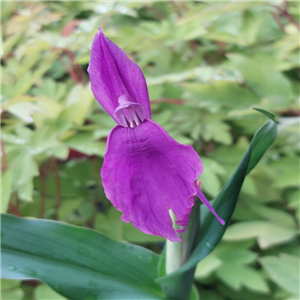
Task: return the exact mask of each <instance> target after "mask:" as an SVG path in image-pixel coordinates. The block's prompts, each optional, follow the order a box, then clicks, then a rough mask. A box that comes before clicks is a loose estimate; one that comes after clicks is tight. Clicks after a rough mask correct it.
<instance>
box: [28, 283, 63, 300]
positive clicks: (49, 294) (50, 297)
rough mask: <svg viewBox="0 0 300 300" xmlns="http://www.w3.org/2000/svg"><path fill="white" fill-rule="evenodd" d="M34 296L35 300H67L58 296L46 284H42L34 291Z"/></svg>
mask: <svg viewBox="0 0 300 300" xmlns="http://www.w3.org/2000/svg"><path fill="white" fill-rule="evenodd" d="M34 296H35V297H34V299H35V300H66V298H65V297H62V296H61V295H59V294H57V293H56V292H55V291H53V289H51V288H50V287H49V286H47V285H46V284H40V285H39V286H38V287H37V288H36V289H35V290H34Z"/></svg>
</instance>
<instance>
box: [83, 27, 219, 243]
mask: <svg viewBox="0 0 300 300" xmlns="http://www.w3.org/2000/svg"><path fill="white" fill-rule="evenodd" d="M88 72H89V75H90V80H91V87H92V91H93V93H94V95H95V98H96V99H97V100H98V102H99V103H100V105H102V107H103V108H104V109H105V110H106V111H107V112H108V113H109V114H110V116H111V117H112V118H113V119H114V120H115V121H116V123H117V124H118V125H117V126H116V127H115V128H114V129H113V130H112V131H111V133H110V134H109V137H108V140H107V148H106V152H105V156H104V163H103V167H102V169H101V176H102V181H103V187H104V191H105V194H106V196H107V198H108V199H109V200H110V201H111V202H112V204H113V205H114V206H115V207H116V208H117V209H118V210H120V211H122V212H123V216H122V217H121V218H122V220H123V221H124V222H132V224H133V225H134V226H135V227H137V228H139V230H141V231H143V232H144V233H147V234H155V235H159V236H163V237H165V238H167V239H169V240H171V241H180V238H179V236H178V235H177V234H176V231H178V232H183V231H184V230H185V228H186V226H187V223H188V219H189V215H190V213H191V209H192V207H193V205H194V196H195V195H196V194H197V193H198V196H199V197H200V199H201V200H202V202H203V203H204V204H205V205H206V206H207V207H208V208H209V210H210V211H211V212H212V213H213V214H214V215H215V216H216V217H217V219H218V220H219V221H220V223H222V224H224V221H223V220H221V219H220V218H219V217H218V216H217V214H216V212H215V211H214V209H213V208H212V206H211V205H210V203H209V202H208V200H207V199H206V198H205V196H204V195H203V193H202V192H201V190H200V189H199V188H198V187H197V183H196V180H197V178H198V177H199V175H200V174H201V173H202V171H203V166H202V162H201V160H200V158H199V156H198V154H197V153H196V152H195V151H194V149H193V147H192V146H186V145H181V144H179V143H178V142H176V141H175V140H174V139H173V138H171V137H170V136H169V135H168V133H167V132H166V131H165V130H164V129H163V128H162V127H161V126H160V125H158V124H156V123H155V122H153V121H152V120H151V110H150V103H149V96H148V90H147V85H146V81H145V78H144V75H143V73H142V71H141V70H140V68H139V66H138V65H137V64H135V63H134V62H132V61H131V60H130V59H129V58H127V56H126V53H125V52H124V51H123V50H122V49H120V48H119V47H118V46H117V45H115V44H114V43H113V42H111V41H110V40H109V39H108V38H107V37H106V36H105V35H104V34H103V32H102V31H101V29H100V28H99V32H98V33H97V34H96V36H95V38H94V41H93V45H92V50H91V60H90V64H89V68H88ZM170 209H171V210H172V211H173V213H174V214H175V216H176V218H177V221H176V223H177V224H178V225H179V228H178V229H177V230H174V229H173V224H172V220H171V217H170V214H169V210H170Z"/></svg>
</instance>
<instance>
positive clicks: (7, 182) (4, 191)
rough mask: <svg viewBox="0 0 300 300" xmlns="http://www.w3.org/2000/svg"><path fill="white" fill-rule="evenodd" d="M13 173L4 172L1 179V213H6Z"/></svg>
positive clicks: (10, 170)
mask: <svg viewBox="0 0 300 300" xmlns="http://www.w3.org/2000/svg"><path fill="white" fill-rule="evenodd" d="M12 181H13V171H12V169H8V170H6V171H5V172H4V173H3V174H2V178H1V213H6V211H7V208H8V203H9V198H10V193H11V188H12Z"/></svg>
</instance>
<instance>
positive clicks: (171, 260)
mask: <svg viewBox="0 0 300 300" xmlns="http://www.w3.org/2000/svg"><path fill="white" fill-rule="evenodd" d="M170 216H171V219H172V221H173V228H174V229H177V228H178V225H177V224H176V217H175V214H174V213H173V211H171V210H170ZM180 266H181V242H171V241H169V240H167V242H166V273H167V274H170V273H172V272H175V271H176V270H177V269H179V268H180Z"/></svg>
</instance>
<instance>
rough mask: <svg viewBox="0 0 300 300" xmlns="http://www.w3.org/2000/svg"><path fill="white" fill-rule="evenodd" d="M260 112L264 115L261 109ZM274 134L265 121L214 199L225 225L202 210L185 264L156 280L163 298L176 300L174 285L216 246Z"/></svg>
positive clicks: (274, 125) (274, 128) (274, 131)
mask: <svg viewBox="0 0 300 300" xmlns="http://www.w3.org/2000/svg"><path fill="white" fill-rule="evenodd" d="M262 113H264V114H265V115H267V113H266V112H264V111H263V110H262ZM276 133H277V126H276V123H275V122H274V121H273V120H271V121H269V122H267V123H266V124H265V125H263V126H262V127H261V128H260V129H259V130H258V131H257V132H256V134H255V135H254V137H253V139H252V141H251V143H250V146H249V148H248V149H247V151H246V153H245V155H244V157H243V159H242V161H241V162H240V164H239V166H238V168H237V169H236V171H235V173H234V174H233V175H232V176H231V178H230V179H229V181H228V182H227V183H226V184H225V185H224V187H223V188H222V190H221V191H220V193H219V194H218V196H217V197H216V198H215V200H214V203H213V206H214V208H215V210H216V211H217V213H218V214H219V216H220V217H221V218H222V219H223V220H224V221H225V222H226V225H225V226H222V225H221V224H220V223H219V222H218V221H217V220H216V219H215V217H214V216H213V214H211V213H210V212H209V211H206V213H205V214H204V216H203V220H202V223H201V232H200V236H199V238H198V241H199V242H198V244H197V246H196V247H195V249H194V251H193V253H192V254H191V256H190V257H189V259H188V260H187V262H186V263H185V264H184V265H183V266H182V267H181V268H180V269H178V270H177V271H176V272H173V273H171V274H168V275H166V276H164V277H160V278H158V279H157V282H158V283H159V284H161V286H162V287H163V289H164V291H165V293H166V295H167V296H169V297H170V296H172V297H175V299H176V292H177V293H178V287H177V286H179V284H178V283H179V282H180V281H182V280H183V278H184V277H186V274H187V273H189V270H191V269H192V268H194V266H195V265H196V264H197V263H198V262H199V261H200V260H202V259H203V258H204V257H206V256H207V255H208V254H209V253H210V252H211V251H212V250H213V249H214V248H215V247H216V245H217V244H218V243H219V241H220V240H221V238H222V236H223V235H224V233H225V230H226V228H227V226H228V224H229V221H230V218H231V216H232V214H233V211H234V208H235V206H236V202H237V200H238V196H239V193H240V190H241V187H242V185H243V182H244V179H245V177H246V175H247V174H249V173H250V171H251V170H252V169H253V168H254V167H255V166H256V164H257V163H258V162H259V160H260V159H261V157H262V156H263V154H264V153H265V152H266V151H267V149H268V148H269V147H270V146H271V145H272V143H273V142H274V140H275V137H276ZM169 291H171V292H169Z"/></svg>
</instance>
